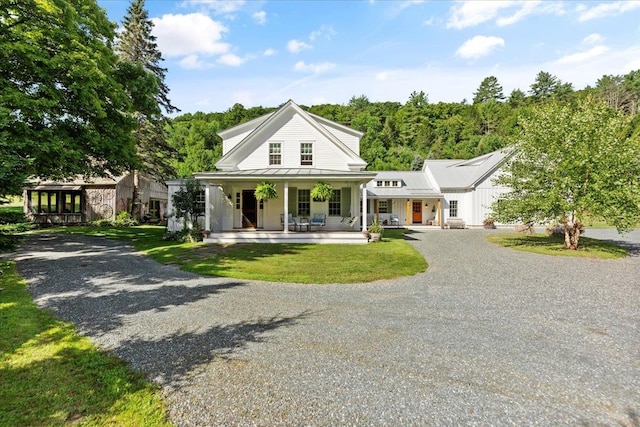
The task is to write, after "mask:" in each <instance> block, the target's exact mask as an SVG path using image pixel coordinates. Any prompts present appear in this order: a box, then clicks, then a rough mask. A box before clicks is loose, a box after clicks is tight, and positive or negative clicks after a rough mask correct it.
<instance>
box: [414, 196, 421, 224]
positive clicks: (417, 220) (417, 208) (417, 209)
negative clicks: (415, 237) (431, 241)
mask: <svg viewBox="0 0 640 427" xmlns="http://www.w3.org/2000/svg"><path fill="white" fill-rule="evenodd" d="M411 212H413V215H412V221H413V223H414V224H421V223H422V202H416V201H414V202H413V204H412V208H411Z"/></svg>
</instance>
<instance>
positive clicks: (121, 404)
mask: <svg viewBox="0 0 640 427" xmlns="http://www.w3.org/2000/svg"><path fill="white" fill-rule="evenodd" d="M0 272H1V274H0V288H2V290H1V291H0V385H1V386H0V425H3V426H4V425H6V426H14V425H15V426H17V425H29V426H52V425H53V426H55V425H60V426H63V425H91V426H124V425H126V426H168V425H171V424H170V423H169V422H168V420H167V417H166V408H165V405H164V403H163V402H162V399H161V397H160V390H159V389H158V388H157V387H156V386H153V385H151V384H150V383H149V382H147V381H146V380H145V379H144V378H143V377H142V376H141V375H140V374H136V373H134V372H133V371H131V370H130V369H128V368H127V366H126V365H125V364H124V362H122V361H121V360H119V359H117V358H116V357H114V356H111V355H109V354H107V353H104V352H101V351H98V350H96V348H95V347H94V346H93V345H92V344H91V342H90V341H89V339H87V338H84V337H81V336H80V335H78V334H77V331H76V329H75V328H74V327H73V325H71V324H69V323H67V322H62V321H60V320H58V319H56V318H55V317H53V316H52V315H51V314H50V313H49V312H47V311H45V310H41V309H39V308H38V307H37V306H36V305H35V304H34V303H33V301H32V299H31V297H30V295H29V293H28V292H27V290H26V284H25V282H24V280H23V279H21V278H20V277H19V276H18V275H17V273H16V271H15V265H14V263H12V262H0Z"/></svg>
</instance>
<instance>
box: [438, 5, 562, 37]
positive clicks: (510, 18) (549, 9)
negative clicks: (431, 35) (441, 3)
mask: <svg viewBox="0 0 640 427" xmlns="http://www.w3.org/2000/svg"><path fill="white" fill-rule="evenodd" d="M507 12H509V13H510V14H509V15H506V16H502V15H505V14H506V13H507ZM551 13H553V14H562V13H564V8H563V5H562V3H560V2H544V1H541V0H535V1H533V0H532V1H475V0H472V1H464V2H461V3H458V4H457V5H455V6H453V7H452V8H451V13H450V16H449V21H448V22H447V28H455V29H458V30H460V29H463V28H467V27H474V26H476V25H479V24H482V23H483V22H487V21H490V20H493V19H495V20H496V24H497V25H498V26H501V27H503V26H507V25H513V24H515V23H517V22H519V21H521V20H522V19H524V18H525V17H527V16H529V15H533V14H551Z"/></svg>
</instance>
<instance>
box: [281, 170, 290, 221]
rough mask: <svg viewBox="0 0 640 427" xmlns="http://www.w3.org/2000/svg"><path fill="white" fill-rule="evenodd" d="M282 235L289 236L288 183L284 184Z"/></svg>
mask: <svg viewBox="0 0 640 427" xmlns="http://www.w3.org/2000/svg"><path fill="white" fill-rule="evenodd" d="M282 222H283V225H284V233H285V234H289V181H285V182H284V217H283V219H282Z"/></svg>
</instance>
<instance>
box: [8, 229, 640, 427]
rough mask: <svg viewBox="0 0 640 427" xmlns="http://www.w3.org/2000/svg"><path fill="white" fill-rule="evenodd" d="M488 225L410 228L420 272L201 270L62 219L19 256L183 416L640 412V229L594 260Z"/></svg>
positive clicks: (49, 293) (611, 415) (269, 419)
mask: <svg viewBox="0 0 640 427" xmlns="http://www.w3.org/2000/svg"><path fill="white" fill-rule="evenodd" d="M490 232H492V231H487V230H435V231H423V232H415V233H413V234H412V235H411V237H410V238H411V239H412V240H411V244H413V245H415V247H416V248H417V249H418V250H420V251H421V252H422V253H424V255H425V257H426V259H427V260H428V262H429V264H430V267H429V269H428V271H427V272H426V273H424V274H420V275H416V276H413V277H408V278H402V279H398V280H394V281H384V282H376V283H369V284H355V285H341V284H336V285H317V286H314V285H297V284H282V283H262V282H252V281H242V280H233V279H225V278H210V277H200V276H197V275H194V274H190V273H186V272H183V271H180V270H178V269H177V268H175V267H172V266H161V265H158V264H157V263H155V262H154V261H152V260H150V259H148V258H146V257H144V256H141V255H139V254H136V253H134V252H133V251H132V250H131V249H130V247H129V246H127V245H126V244H123V243H122V242H117V241H109V240H102V239H95V238H88V237H81V236H70V235H64V234H56V235H53V234H51V235H47V234H42V235H40V234H39V235H34V236H32V237H30V238H29V239H28V240H27V241H26V242H25V244H24V245H23V246H22V248H21V250H20V251H19V252H18V253H17V254H15V259H16V260H17V261H18V269H19V271H20V274H22V275H23V276H24V277H26V278H27V280H28V282H29V286H30V289H31V291H32V293H33V295H34V298H35V300H36V302H37V303H38V304H39V305H40V306H42V307H47V308H50V309H52V310H53V311H54V312H55V313H56V314H57V315H58V316H60V317H61V318H63V319H66V320H70V321H72V322H74V323H75V324H76V325H78V327H79V328H80V330H81V331H82V332H83V333H84V334H86V335H88V336H90V337H91V338H93V339H94V341H95V342H96V343H98V344H99V345H100V346H102V347H103V348H105V349H109V350H111V351H113V352H115V353H117V354H118V355H120V356H121V357H123V358H124V359H126V360H128V361H129V362H130V363H131V365H132V366H133V367H134V368H136V369H139V370H142V371H144V372H146V373H148V374H149V376H150V378H152V379H153V380H155V381H157V382H158V383H160V384H161V385H162V387H163V389H164V392H165V396H166V399H167V402H168V404H169V408H170V415H171V417H172V419H173V420H174V421H175V422H176V424H178V425H181V426H213V425H242V426H246V425H258V426H273V425H309V426H336V425H367V426H413V425H415V426H421V425H429V426H433V425H460V424H464V425H562V424H570V425H593V426H595V425H625V426H638V425H640V253H639V251H638V250H637V249H638V246H637V244H638V243H639V242H640V233H633V234H631V235H629V236H627V237H625V238H624V239H623V241H624V242H625V244H628V245H629V246H630V247H632V248H634V252H633V254H632V256H630V257H627V258H625V259H622V260H615V261H598V260H590V259H571V258H562V257H549V256H542V255H535V254H527V253H522V252H516V251H512V250H509V249H505V248H502V247H499V246H497V245H493V244H490V243H488V242H487V241H486V240H485V237H486V234H487V233H490ZM589 235H593V236H594V237H599V238H612V239H618V240H619V238H618V237H617V236H616V235H615V234H612V232H611V231H609V230H595V231H594V232H591V231H589Z"/></svg>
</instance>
